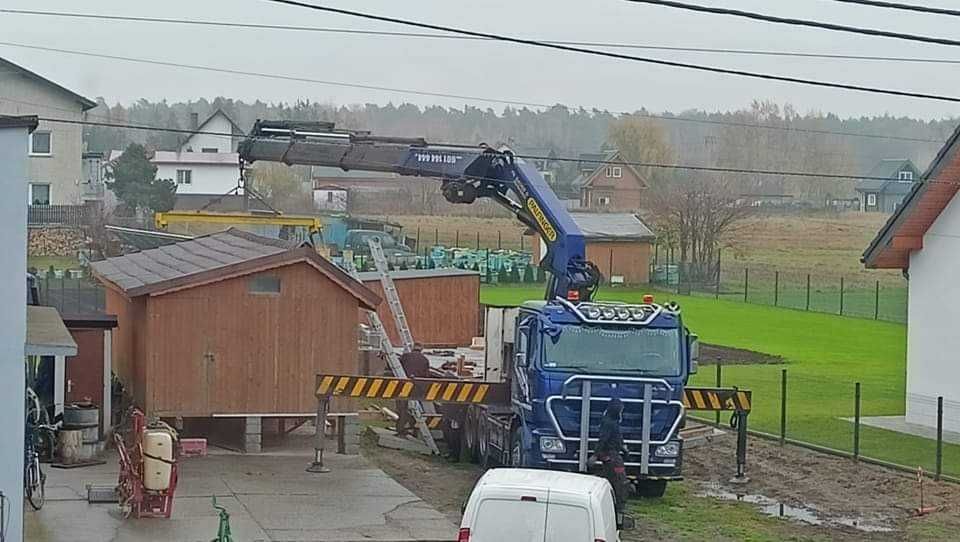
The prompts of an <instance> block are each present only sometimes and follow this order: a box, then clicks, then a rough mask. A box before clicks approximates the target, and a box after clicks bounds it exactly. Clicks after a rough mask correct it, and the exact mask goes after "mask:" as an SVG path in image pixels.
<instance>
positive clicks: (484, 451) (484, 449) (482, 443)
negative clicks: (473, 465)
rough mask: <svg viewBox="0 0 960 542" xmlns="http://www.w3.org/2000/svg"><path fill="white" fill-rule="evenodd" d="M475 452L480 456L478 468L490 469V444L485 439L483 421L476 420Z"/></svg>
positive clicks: (485, 427) (484, 423)
mask: <svg viewBox="0 0 960 542" xmlns="http://www.w3.org/2000/svg"><path fill="white" fill-rule="evenodd" d="M477 452H478V453H479V455H480V468H482V469H484V470H486V469H488V468H490V463H491V461H490V459H491V458H490V444H489V442H488V439H487V424H486V422H484V421H483V419H482V418H481V419H479V420H477Z"/></svg>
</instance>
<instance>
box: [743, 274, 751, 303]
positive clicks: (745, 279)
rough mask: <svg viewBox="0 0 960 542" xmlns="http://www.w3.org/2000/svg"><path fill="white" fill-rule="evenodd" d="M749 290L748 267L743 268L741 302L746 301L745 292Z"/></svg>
mask: <svg viewBox="0 0 960 542" xmlns="http://www.w3.org/2000/svg"><path fill="white" fill-rule="evenodd" d="M748 291H750V268H749V267H744V268H743V302H744V303H746V302H747V292H748Z"/></svg>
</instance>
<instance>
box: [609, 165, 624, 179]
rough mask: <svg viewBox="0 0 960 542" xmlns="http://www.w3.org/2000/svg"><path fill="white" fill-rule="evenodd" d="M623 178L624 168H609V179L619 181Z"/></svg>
mask: <svg viewBox="0 0 960 542" xmlns="http://www.w3.org/2000/svg"><path fill="white" fill-rule="evenodd" d="M620 177H623V168H622V167H618V166H607V178H611V179H619V178H620Z"/></svg>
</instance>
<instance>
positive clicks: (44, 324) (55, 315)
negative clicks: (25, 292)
mask: <svg viewBox="0 0 960 542" xmlns="http://www.w3.org/2000/svg"><path fill="white" fill-rule="evenodd" d="M24 355H27V356H75V355H77V343H76V342H74V340H73V337H72V336H71V335H70V332H69V331H67V326H66V325H65V324H64V323H63V319H62V318H61V317H60V313H59V312H57V309H55V308H53V307H37V306H32V305H28V306H27V341H26V344H24Z"/></svg>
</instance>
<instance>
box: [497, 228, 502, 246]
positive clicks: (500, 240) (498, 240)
mask: <svg viewBox="0 0 960 542" xmlns="http://www.w3.org/2000/svg"><path fill="white" fill-rule="evenodd" d="M501 237H502V236H501V234H500V230H497V250H502V249H503V239H502V238H501Z"/></svg>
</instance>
